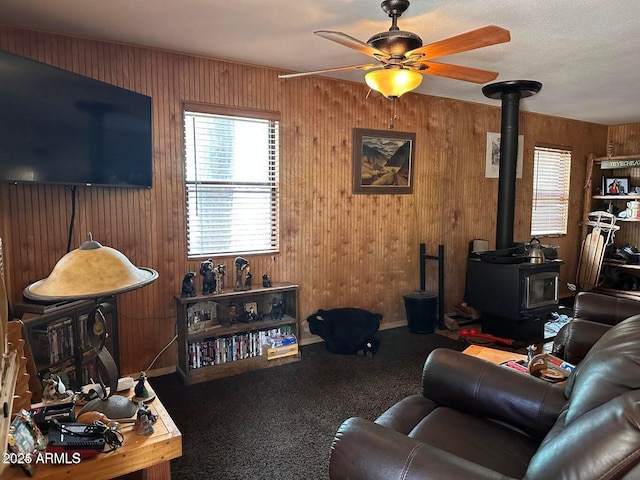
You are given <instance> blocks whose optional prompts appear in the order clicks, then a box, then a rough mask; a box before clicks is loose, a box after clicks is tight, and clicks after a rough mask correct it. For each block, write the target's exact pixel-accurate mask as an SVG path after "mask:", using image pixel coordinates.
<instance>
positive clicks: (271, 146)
mask: <svg viewBox="0 0 640 480" xmlns="http://www.w3.org/2000/svg"><path fill="white" fill-rule="evenodd" d="M220 112H223V113H220ZM278 130H279V119H278V115H277V114H276V113H273V112H255V111H247V112H245V111H243V110H238V109H233V110H229V109H224V108H223V109H216V108H213V107H210V106H202V105H195V106H194V105H185V108H184V161H185V188H186V199H187V252H188V256H189V258H195V257H209V256H216V255H241V254H242V255H247V254H258V253H273V252H277V251H278V240H279V238H278V194H279V185H278V156H279V152H278V145H279V140H278Z"/></svg>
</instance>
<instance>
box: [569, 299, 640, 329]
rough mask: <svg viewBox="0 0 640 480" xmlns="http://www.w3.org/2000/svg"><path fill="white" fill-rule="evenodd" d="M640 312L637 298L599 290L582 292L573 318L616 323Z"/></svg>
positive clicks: (576, 301) (577, 300)
mask: <svg viewBox="0 0 640 480" xmlns="http://www.w3.org/2000/svg"><path fill="white" fill-rule="evenodd" d="M639 313H640V302H639V301H637V300H632V299H627V298H621V297H614V296H613V295H605V294H602V293H597V292H580V293H578V294H577V295H576V298H575V301H574V306H573V318H574V319H581V320H590V321H592V322H598V323H604V324H607V325H616V324H618V323H620V322H621V321H622V320H625V319H626V318H629V317H631V316H633V315H637V314H639Z"/></svg>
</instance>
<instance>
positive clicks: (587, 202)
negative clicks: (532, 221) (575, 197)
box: [584, 154, 640, 300]
mask: <svg viewBox="0 0 640 480" xmlns="http://www.w3.org/2000/svg"><path fill="white" fill-rule="evenodd" d="M616 177H620V178H628V179H629V185H628V186H629V192H627V193H626V194H624V195H615V194H614V195H612V194H606V193H605V189H606V185H605V182H604V180H603V179H604V178H616ZM634 187H640V154H633V155H617V156H605V157H597V156H595V155H594V154H589V155H588V157H587V183H586V185H585V198H584V213H585V215H584V217H585V218H586V214H587V212H591V211H596V210H603V211H608V212H609V213H613V214H614V215H617V214H618V212H620V211H622V210H625V209H626V208H627V202H630V201H633V200H638V201H640V193H638V192H636V191H635V189H634ZM616 223H617V224H619V226H620V230H619V231H618V232H616V234H615V237H614V242H615V245H616V246H617V247H621V246H623V245H625V244H630V245H634V246H636V247H638V248H640V216H638V217H634V218H625V217H617V218H616ZM595 289H596V290H598V291H601V292H603V293H607V294H609V295H614V296H618V297H623V298H632V299H635V300H640V265H638V264H631V263H627V262H625V261H623V260H617V259H610V258H606V256H605V259H604V260H603V262H602V270H601V275H600V279H599V281H598V284H597V286H596V288H595Z"/></svg>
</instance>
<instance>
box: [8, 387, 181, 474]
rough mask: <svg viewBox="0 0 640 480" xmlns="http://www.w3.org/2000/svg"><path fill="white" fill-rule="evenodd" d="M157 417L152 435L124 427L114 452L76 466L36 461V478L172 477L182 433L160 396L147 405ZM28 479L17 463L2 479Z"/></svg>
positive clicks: (179, 453) (85, 460)
mask: <svg viewBox="0 0 640 480" xmlns="http://www.w3.org/2000/svg"><path fill="white" fill-rule="evenodd" d="M147 405H148V407H149V410H150V411H151V412H152V413H153V414H154V415H157V416H158V419H157V420H156V422H155V423H154V424H153V429H154V432H153V434H151V435H149V436H146V435H138V434H137V433H136V432H135V428H134V427H133V426H127V425H126V424H124V425H123V426H122V433H123V435H124V443H123V444H122V446H121V447H120V448H118V449H117V450H115V451H113V452H109V453H101V454H99V455H96V456H95V457H93V458H88V459H84V460H82V461H80V463H78V464H76V465H53V464H36V465H35V475H34V476H33V478H34V479H35V480H58V479H67V478H88V479H91V480H109V479H112V478H116V477H121V476H124V477H125V478H126V479H128V480H130V479H135V478H140V479H142V478H144V479H148V480H169V479H170V478H171V469H170V464H169V461H170V460H172V459H174V458H178V457H180V456H181V455H182V434H181V433H180V431H179V430H178V428H177V427H176V425H175V423H173V420H172V419H171V417H170V416H169V413H167V410H166V409H165V407H164V405H163V404H162V402H161V401H160V399H159V398H158V397H156V398H155V399H154V400H153V401H151V402H149V403H148V404H147ZM25 478H27V476H26V474H25V471H24V470H23V469H22V468H21V467H18V466H13V467H10V468H5V469H4V471H3V472H2V474H0V480H9V479H20V480H24V479H25Z"/></svg>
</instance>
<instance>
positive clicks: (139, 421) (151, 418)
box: [136, 402, 158, 435]
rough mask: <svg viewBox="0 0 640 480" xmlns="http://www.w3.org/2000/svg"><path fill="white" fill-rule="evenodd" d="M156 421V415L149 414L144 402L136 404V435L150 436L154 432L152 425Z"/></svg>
mask: <svg viewBox="0 0 640 480" xmlns="http://www.w3.org/2000/svg"><path fill="white" fill-rule="evenodd" d="M157 419H158V416H157V415H154V414H153V413H151V410H149V407H147V406H146V405H145V404H144V402H138V413H137V415H136V427H137V433H138V435H151V434H152V433H153V432H154V429H153V425H152V424H153V423H155V421H156V420H157Z"/></svg>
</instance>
